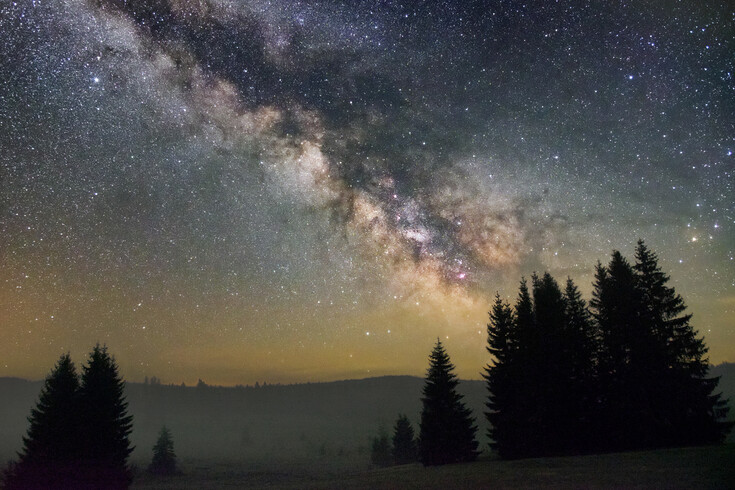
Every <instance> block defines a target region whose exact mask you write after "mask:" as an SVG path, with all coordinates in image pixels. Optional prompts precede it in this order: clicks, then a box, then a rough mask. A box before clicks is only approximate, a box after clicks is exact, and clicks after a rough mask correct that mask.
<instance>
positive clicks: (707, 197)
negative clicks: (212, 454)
mask: <svg viewBox="0 0 735 490" xmlns="http://www.w3.org/2000/svg"><path fill="white" fill-rule="evenodd" d="M734 53H735V8H733V4H732V3H731V2H727V1H698V0H684V1H674V0H667V1H664V0H660V1H655V0H651V1H643V0H630V1H605V2H602V1H600V2H591V1H563V0H559V1H526V2H521V1H515V0H507V1H502V0H495V1H491V0H487V1H461V2H460V1H453V2H449V1H446V2H439V1H437V2H431V1H423V2H419V1H415V2H400V1H361V2H351V1H337V0H321V1H286V0H283V1H278V0H271V1H265V0H262V1H261V0H252V1H251V0H234V1H220V0H128V1H124V0H90V1H81V0H35V1H31V0H17V1H13V0H0V376H20V377H27V378H36V379H37V378H41V377H43V376H44V375H45V374H46V373H47V372H48V371H49V369H50V368H51V367H52V366H53V363H54V362H55V361H56V360H57V359H58V356H59V355H60V354H61V353H64V352H67V351H71V353H72V357H73V358H74V359H75V360H76V361H77V362H79V363H81V361H82V360H83V359H84V357H85V356H86V354H87V353H88V352H89V350H90V349H91V347H92V346H93V345H94V344H95V342H100V343H106V344H107V345H108V346H109V348H110V350H111V352H112V353H114V354H115V356H116V359H117V361H118V363H119V364H120V367H121V371H122V374H123V375H124V376H125V377H126V378H127V379H128V380H131V381H139V380H142V378H143V377H144V376H158V377H159V378H161V379H162V380H163V382H165V383H168V382H174V383H180V382H182V381H185V382H186V383H187V384H190V383H194V382H196V380H197V379H198V378H202V379H204V380H205V381H206V382H208V383H217V384H236V383H242V384H252V383H254V382H255V381H260V382H261V383H262V382H263V381H267V382H268V383H275V382H281V383H289V382H304V381H322V380H332V379H343V378H355V377H367V376H377V375H383V374H414V375H422V374H423V373H424V371H425V369H426V365H427V356H428V354H429V352H430V351H431V348H432V346H433V344H434V342H435V341H436V338H437V337H441V338H442V339H443V340H444V342H445V345H446V346H447V349H448V352H449V354H450V356H451V357H452V360H453V361H454V363H455V364H456V365H457V372H458V374H459V375H460V376H462V377H466V378H478V377H479V373H480V371H481V370H482V368H483V366H484V365H485V364H486V363H487V362H488V360H489V358H488V356H487V353H486V351H485V341H486V323H487V311H488V309H489V306H490V304H491V301H492V296H493V295H494V294H495V292H496V291H499V292H500V294H501V295H502V296H503V297H505V298H507V299H509V300H513V298H514V297H515V295H516V293H517V285H518V281H519V280H520V277H521V275H525V276H529V275H530V274H531V273H532V272H533V271H538V272H543V271H546V270H548V271H549V272H551V273H552V274H553V275H554V276H555V277H556V278H557V279H558V280H560V281H564V280H565V279H566V277H567V276H571V277H572V278H574V279H575V281H576V282H577V283H578V284H579V286H580V287H581V289H582V290H583V292H584V293H585V295H586V297H587V298H588V299H589V292H590V290H591V283H592V273H593V269H594V265H595V263H596V262H597V261H598V260H600V261H602V262H603V263H605V262H606V261H607V260H608V259H609V256H610V253H611V251H612V250H613V249H620V250H621V251H622V252H623V253H624V255H626V256H628V257H630V258H632V255H633V248H634V246H635V242H636V241H637V239H638V238H643V239H645V240H646V243H647V244H648V245H649V246H650V247H651V248H652V249H653V250H654V251H656V252H658V254H659V257H660V259H661V265H662V266H663V268H664V270H665V271H667V272H668V273H670V274H671V276H672V283H673V285H674V286H675V287H676V288H677V291H678V292H679V293H681V294H682V295H683V297H684V299H685V301H686V302H687V304H688V305H689V311H690V312H691V313H693V314H694V318H693V324H694V326H695V327H696V328H697V329H698V330H699V331H700V333H701V334H703V335H704V336H705V340H706V342H707V344H708V345H709V347H710V360H711V362H713V363H719V362H722V361H728V360H729V361H735V258H734V256H735V192H734V188H733V187H734V186H735V175H734V173H735V155H733V152H735V79H734V78H733V73H734V72H735V66H734V65H735V54H734Z"/></svg>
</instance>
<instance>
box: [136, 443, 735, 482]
mask: <svg viewBox="0 0 735 490" xmlns="http://www.w3.org/2000/svg"><path fill="white" fill-rule="evenodd" d="M335 463H336V462H334V461H332V462H324V463H323V464H305V465H298V464H296V465H294V466H293V468H292V469H289V470H283V471H280V470H278V469H267V466H268V465H267V464H261V465H260V467H258V465H252V464H251V465H249V466H247V465H246V464H245V463H235V462H232V463H215V462H204V461H200V462H196V461H184V462H182V470H183V471H184V473H183V474H182V475H177V476H174V477H170V478H166V479H156V478H153V477H150V476H148V475H145V474H140V475H139V476H138V477H137V478H136V480H135V482H134V484H133V488H134V489H152V488H156V489H159V488H160V489H174V488H177V489H178V488H181V489H187V488H192V489H200V490H204V489H215V488H216V489H220V488H293V489H297V488H364V489H373V488H396V489H402V490H403V489H410V488H422V489H423V488H442V489H448V488H489V489H490V488H491V489H497V488H625V489H628V488H656V489H665V488H670V489H671V488H681V489H691V488H696V489H708V488H711V489H728V488H735V445H733V444H727V445H724V446H718V447H700V448H682V449H667V450H659V451H642V452H630V453H617V454H604V455H595V456H579V457H563V458H538V459H526V460H520V461H499V460H490V459H486V460H480V461H477V462H475V463H469V464H459V465H447V466H442V467H435V468H424V467H423V466H421V465H407V466H396V467H392V468H385V469H364V470H360V471H355V470H350V469H349V467H346V466H344V467H340V465H339V464H335ZM289 468H291V466H289Z"/></svg>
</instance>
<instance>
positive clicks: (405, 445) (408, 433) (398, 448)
mask: <svg viewBox="0 0 735 490" xmlns="http://www.w3.org/2000/svg"><path fill="white" fill-rule="evenodd" d="M416 460H417V452H416V438H415V434H414V432H413V427H411V422H410V421H409V420H408V417H406V416H405V415H399V416H398V420H396V425H395V426H394V427H393V462H394V463H395V464H408V463H414V462H415V461H416Z"/></svg>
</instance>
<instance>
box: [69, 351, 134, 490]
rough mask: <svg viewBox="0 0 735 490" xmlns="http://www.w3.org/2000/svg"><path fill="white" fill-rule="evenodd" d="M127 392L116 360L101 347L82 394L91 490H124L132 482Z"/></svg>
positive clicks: (85, 372)
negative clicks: (129, 461)
mask: <svg viewBox="0 0 735 490" xmlns="http://www.w3.org/2000/svg"><path fill="white" fill-rule="evenodd" d="M124 391H125V382H124V381H123V380H122V378H121V377H120V375H119V374H118V368H117V364H116V363H115V360H114V359H113V358H112V357H111V356H110V354H109V353H108V352H107V347H106V346H102V347H100V345H99V344H97V345H96V346H95V347H94V349H93V350H92V352H91V353H90V355H89V361H88V363H87V365H86V366H84V367H83V372H82V387H81V391H80V392H81V396H82V399H83V400H84V403H83V407H82V416H83V420H84V425H83V430H82V431H81V433H80V437H81V439H82V441H83V444H84V460H85V463H86V466H87V472H86V475H85V479H86V482H85V485H87V486H88V487H91V488H108V489H122V488H127V487H128V485H129V484H130V482H131V480H132V474H131V471H130V468H129V466H128V456H129V455H130V453H131V452H132V448H131V447H130V440H129V436H130V432H131V431H132V420H133V419H132V416H130V415H128V413H127V402H126V401H125V395H124Z"/></svg>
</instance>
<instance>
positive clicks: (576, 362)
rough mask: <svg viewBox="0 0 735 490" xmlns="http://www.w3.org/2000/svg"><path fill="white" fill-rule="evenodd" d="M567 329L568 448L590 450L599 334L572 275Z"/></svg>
mask: <svg viewBox="0 0 735 490" xmlns="http://www.w3.org/2000/svg"><path fill="white" fill-rule="evenodd" d="M564 304H565V310H564V316H565V330H566V334H567V339H568V341H567V342H566V343H565V346H564V347H565V348H564V353H563V356H564V358H565V359H566V361H567V367H568V372H567V374H568V384H569V389H568V395H569V404H568V407H567V409H568V420H571V421H574V429H575V430H573V431H570V433H569V435H568V442H569V446H568V448H567V449H568V450H570V451H573V450H575V449H576V450H577V451H589V450H591V449H593V448H594V447H595V445H596V442H595V441H596V439H597V427H596V426H595V421H596V420H597V413H596V410H597V403H596V402H597V395H598V380H597V349H598V345H599V344H598V337H599V336H598V333H597V329H596V327H595V324H594V323H593V321H592V315H591V314H590V311H589V309H588V308H587V302H586V301H585V300H584V299H582V294H581V293H580V292H579V289H578V288H577V286H576V285H575V284H574V281H572V279H571V278H567V284H566V288H565V290H564Z"/></svg>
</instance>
